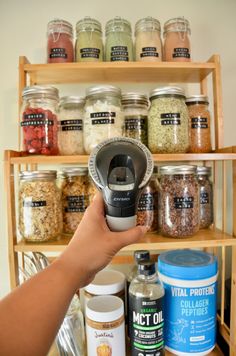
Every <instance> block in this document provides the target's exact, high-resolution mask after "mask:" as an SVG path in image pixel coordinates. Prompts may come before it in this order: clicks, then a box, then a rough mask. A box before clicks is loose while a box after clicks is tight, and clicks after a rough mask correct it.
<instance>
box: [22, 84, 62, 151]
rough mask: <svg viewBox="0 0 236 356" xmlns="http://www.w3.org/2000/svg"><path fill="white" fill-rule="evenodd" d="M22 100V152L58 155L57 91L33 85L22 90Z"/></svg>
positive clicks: (52, 88) (48, 87)
mask: <svg viewBox="0 0 236 356" xmlns="http://www.w3.org/2000/svg"><path fill="white" fill-rule="evenodd" d="M22 98H23V104H22V109H21V117H22V121H21V127H22V131H23V150H24V151H26V152H27V153H31V154H43V155H56V154H58V144H57V127H58V122H57V110H58V100H59V95H58V90H57V89H56V88H54V87H50V86H39V85H34V86H31V87H26V88H25V89H24V90H23V93H22Z"/></svg>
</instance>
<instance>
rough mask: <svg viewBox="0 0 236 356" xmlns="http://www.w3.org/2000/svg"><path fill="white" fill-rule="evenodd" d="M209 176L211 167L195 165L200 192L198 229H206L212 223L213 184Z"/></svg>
mask: <svg viewBox="0 0 236 356" xmlns="http://www.w3.org/2000/svg"><path fill="white" fill-rule="evenodd" d="M210 176H211V167H197V178H198V184H199V193H200V205H199V209H200V229H206V228H208V227H210V226H211V225H212V223H213V216H214V214H213V184H212V182H211V180H210Z"/></svg>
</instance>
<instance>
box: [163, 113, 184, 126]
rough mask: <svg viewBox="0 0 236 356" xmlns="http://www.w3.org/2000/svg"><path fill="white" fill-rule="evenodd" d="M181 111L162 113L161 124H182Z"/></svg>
mask: <svg viewBox="0 0 236 356" xmlns="http://www.w3.org/2000/svg"><path fill="white" fill-rule="evenodd" d="M180 124H181V122H180V113H179V112H176V113H165V114H161V125H180Z"/></svg>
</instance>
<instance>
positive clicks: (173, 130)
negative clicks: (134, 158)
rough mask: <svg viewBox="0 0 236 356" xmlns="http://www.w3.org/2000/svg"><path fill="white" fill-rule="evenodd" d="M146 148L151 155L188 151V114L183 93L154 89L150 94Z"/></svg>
mask: <svg viewBox="0 0 236 356" xmlns="http://www.w3.org/2000/svg"><path fill="white" fill-rule="evenodd" d="M150 101H151V107H150V110H149V114H148V147H149V149H150V151H151V152H152V153H185V152H187V151H188V149H189V114H188V109H187V105H186V104H185V95H184V91H183V90H182V89H181V88H178V87H164V88H157V89H154V90H153V91H152V92H151V94H150Z"/></svg>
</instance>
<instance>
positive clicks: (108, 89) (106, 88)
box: [86, 85, 121, 98]
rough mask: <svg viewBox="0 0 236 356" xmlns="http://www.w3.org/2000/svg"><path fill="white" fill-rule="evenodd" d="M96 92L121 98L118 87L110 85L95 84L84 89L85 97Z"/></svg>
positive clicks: (96, 93)
mask: <svg viewBox="0 0 236 356" xmlns="http://www.w3.org/2000/svg"><path fill="white" fill-rule="evenodd" d="M98 94H101V95H103V94H106V95H112V96H116V97H119V98H121V90H120V88H117V87H114V86H112V85H97V86H93V87H90V88H88V89H87V90H86V98H90V97H92V96H94V95H98Z"/></svg>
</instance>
